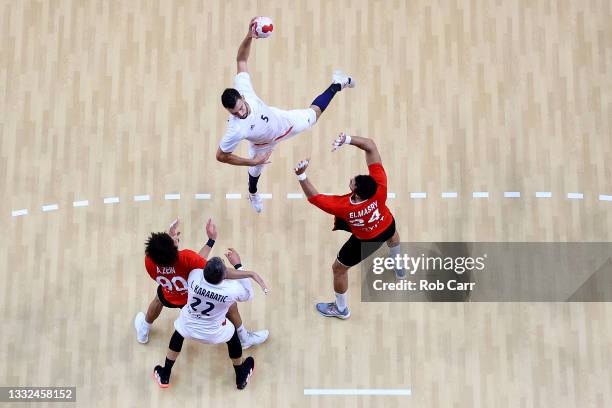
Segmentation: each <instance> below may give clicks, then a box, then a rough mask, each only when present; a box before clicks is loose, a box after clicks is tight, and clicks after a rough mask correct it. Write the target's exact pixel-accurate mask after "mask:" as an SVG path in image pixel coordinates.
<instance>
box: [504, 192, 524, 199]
mask: <svg viewBox="0 0 612 408" xmlns="http://www.w3.org/2000/svg"><path fill="white" fill-rule="evenodd" d="M504 197H506V198H521V193H520V191H504Z"/></svg>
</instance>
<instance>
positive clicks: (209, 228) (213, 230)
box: [206, 218, 217, 240]
mask: <svg viewBox="0 0 612 408" xmlns="http://www.w3.org/2000/svg"><path fill="white" fill-rule="evenodd" d="M206 235H207V236H208V239H212V240H216V239H217V226H216V225H215V223H214V222H213V220H212V218H209V219H208V222H207V223H206Z"/></svg>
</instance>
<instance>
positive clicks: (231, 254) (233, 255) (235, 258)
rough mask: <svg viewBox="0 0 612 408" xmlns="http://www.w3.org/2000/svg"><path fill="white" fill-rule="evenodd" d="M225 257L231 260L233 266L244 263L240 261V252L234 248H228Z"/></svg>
mask: <svg viewBox="0 0 612 408" xmlns="http://www.w3.org/2000/svg"><path fill="white" fill-rule="evenodd" d="M225 257H226V258H227V260H228V261H229V262H230V264H232V266H233V265H238V264H241V263H242V262H241V261H240V255H238V252H236V250H235V249H234V248H228V249H227V252H226V253H225Z"/></svg>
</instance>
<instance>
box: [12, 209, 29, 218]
mask: <svg viewBox="0 0 612 408" xmlns="http://www.w3.org/2000/svg"><path fill="white" fill-rule="evenodd" d="M11 215H12V216H13V217H21V216H22V215H28V210H27V209H26V208H24V209H22V210H13V211H12V212H11Z"/></svg>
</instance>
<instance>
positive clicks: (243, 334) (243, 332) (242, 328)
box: [236, 324, 249, 339]
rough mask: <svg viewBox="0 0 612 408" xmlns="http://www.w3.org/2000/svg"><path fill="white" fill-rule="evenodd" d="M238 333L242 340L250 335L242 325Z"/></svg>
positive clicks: (237, 330)
mask: <svg viewBox="0 0 612 408" xmlns="http://www.w3.org/2000/svg"><path fill="white" fill-rule="evenodd" d="M236 332H238V337H239V338H241V339H244V338H246V337H247V336H248V335H249V332H247V329H245V328H244V324H241V325H240V327H238V328H237V329H236Z"/></svg>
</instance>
